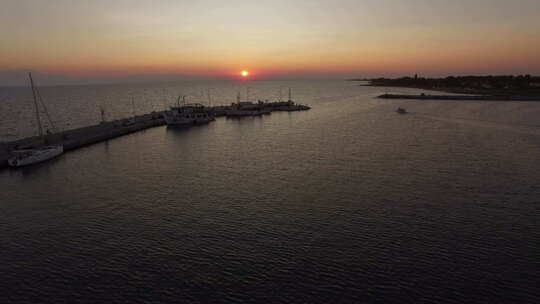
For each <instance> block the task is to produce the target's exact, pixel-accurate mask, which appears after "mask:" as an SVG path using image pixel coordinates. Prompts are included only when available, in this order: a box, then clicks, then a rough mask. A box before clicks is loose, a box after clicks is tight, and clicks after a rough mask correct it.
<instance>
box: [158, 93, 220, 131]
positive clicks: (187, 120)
mask: <svg viewBox="0 0 540 304" xmlns="http://www.w3.org/2000/svg"><path fill="white" fill-rule="evenodd" d="M180 97H182V100H183V102H182V104H180ZM163 116H164V118H165V122H166V123H167V125H168V126H190V125H200V124H207V123H209V122H211V121H213V120H215V119H214V117H213V116H212V115H210V114H209V113H208V111H207V110H206V108H205V106H203V105H201V104H198V103H189V104H186V97H185V96H178V99H177V105H176V106H173V107H170V110H169V111H165V112H163Z"/></svg>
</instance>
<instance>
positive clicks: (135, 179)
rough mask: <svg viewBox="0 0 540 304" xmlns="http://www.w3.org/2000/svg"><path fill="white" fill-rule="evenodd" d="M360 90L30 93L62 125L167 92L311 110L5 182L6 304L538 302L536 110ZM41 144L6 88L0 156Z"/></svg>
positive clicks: (253, 85)
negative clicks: (16, 144) (15, 143)
mask: <svg viewBox="0 0 540 304" xmlns="http://www.w3.org/2000/svg"><path fill="white" fill-rule="evenodd" d="M38 83H39V80H38ZM360 84H362V83H359V82H351V81H342V80H295V81H255V80H252V81H244V82H235V81H185V82H175V83H154V84H117V85H87V86H51V87H39V91H40V95H41V97H42V99H43V103H44V104H45V105H46V106H47V112H48V114H49V116H50V117H51V121H52V125H51V124H50V123H47V124H45V128H46V129H52V128H53V126H54V127H55V128H56V130H66V129H71V128H76V127H81V126H86V125H92V124H96V123H99V122H100V121H101V120H102V119H103V120H114V119H120V118H124V117H128V116H131V115H134V114H135V115H139V114H144V113H149V112H152V111H161V110H163V109H166V108H167V107H168V106H170V105H173V104H174V103H176V102H177V99H178V97H179V96H186V101H187V102H197V103H202V104H205V105H226V104H230V103H231V102H234V101H235V100H236V96H237V94H238V93H240V95H241V98H242V100H244V99H250V100H266V99H268V100H277V99H279V98H282V99H287V98H288V96H287V95H288V90H289V88H291V91H292V98H293V99H294V100H295V101H296V102H299V103H303V104H308V105H309V106H311V110H309V111H304V112H274V113H272V114H271V115H265V116H262V117H246V118H243V119H228V118H225V117H220V118H217V119H216V121H215V122H212V123H211V124H208V125H203V126H195V127H192V128H188V129H186V128H184V129H175V128H169V127H166V126H162V127H156V128H152V129H147V130H145V131H142V132H138V133H134V134H130V135H127V136H123V137H120V138H116V139H112V140H109V141H106V142H102V143H98V144H94V145H91V146H87V147H84V148H81V149H78V150H75V151H70V152H67V153H64V154H63V155H61V156H60V157H58V158H56V159H53V160H51V161H48V162H45V163H42V164H39V165H35V166H32V167H26V168H22V169H4V170H2V171H0V302H1V303H520V304H522V303H540V102H524V101H510V102H501V101H436V100H419V101H414V100H406V101H405V100H382V99H377V98H376V96H377V95H379V94H383V93H386V92H388V93H417V94H418V93H422V92H426V93H429V92H428V91H424V90H418V89H400V88H383V87H368V86H361V85H360ZM398 107H403V108H405V109H406V110H407V111H408V114H405V115H400V114H397V113H396V109H397V108H398ZM101 109H103V112H104V114H103V116H102V115H101ZM41 111H42V113H41V114H42V115H41V116H42V118H46V115H45V113H44V111H43V110H41ZM36 134H37V128H36V120H35V111H34V104H33V101H32V93H31V91H30V89H29V88H27V87H1V88H0V142H1V141H4V142H7V141H12V140H16V139H19V138H23V137H27V136H33V135H36Z"/></svg>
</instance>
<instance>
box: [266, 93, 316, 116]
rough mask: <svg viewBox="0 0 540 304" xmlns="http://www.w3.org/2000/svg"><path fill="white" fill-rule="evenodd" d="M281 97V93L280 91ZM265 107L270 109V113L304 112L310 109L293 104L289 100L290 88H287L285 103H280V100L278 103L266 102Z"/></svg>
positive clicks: (290, 99)
mask: <svg viewBox="0 0 540 304" xmlns="http://www.w3.org/2000/svg"><path fill="white" fill-rule="evenodd" d="M280 95H281V91H280ZM265 105H266V106H267V107H268V108H270V109H271V111H287V112H292V111H306V110H309V109H311V108H310V107H309V106H306V105H303V104H298V103H295V102H294V101H293V100H292V98H291V88H289V100H287V101H281V98H280V100H279V101H274V102H268V103H265Z"/></svg>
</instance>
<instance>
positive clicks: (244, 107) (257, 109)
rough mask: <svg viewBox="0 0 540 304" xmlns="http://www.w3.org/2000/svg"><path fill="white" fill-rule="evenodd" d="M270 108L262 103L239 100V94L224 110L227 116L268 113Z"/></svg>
mask: <svg viewBox="0 0 540 304" xmlns="http://www.w3.org/2000/svg"><path fill="white" fill-rule="evenodd" d="M270 112H271V111H270V110H269V109H266V108H265V107H264V103H262V102H259V103H254V102H251V101H244V102H240V94H238V96H237V101H236V103H232V104H231V106H230V107H229V108H228V109H227V110H226V112H225V115H227V117H243V116H261V115H263V114H270Z"/></svg>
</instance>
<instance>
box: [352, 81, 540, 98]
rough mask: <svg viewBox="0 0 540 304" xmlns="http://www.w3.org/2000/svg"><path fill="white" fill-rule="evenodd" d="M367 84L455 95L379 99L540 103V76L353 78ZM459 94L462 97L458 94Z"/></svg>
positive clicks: (407, 95)
mask: <svg viewBox="0 0 540 304" xmlns="http://www.w3.org/2000/svg"><path fill="white" fill-rule="evenodd" d="M351 80H353V81H368V84H363V85H365V86H376V87H401V88H416V89H425V90H431V91H441V92H447V93H452V95H429V94H420V95H409V94H383V95H381V96H379V97H380V98H398V99H443V100H534V101H540V76H531V75H519V76H512V75H509V76H449V77H446V78H424V77H418V75H415V76H414V77H401V78H393V79H391V78H373V79H351ZM455 94H459V95H455Z"/></svg>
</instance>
